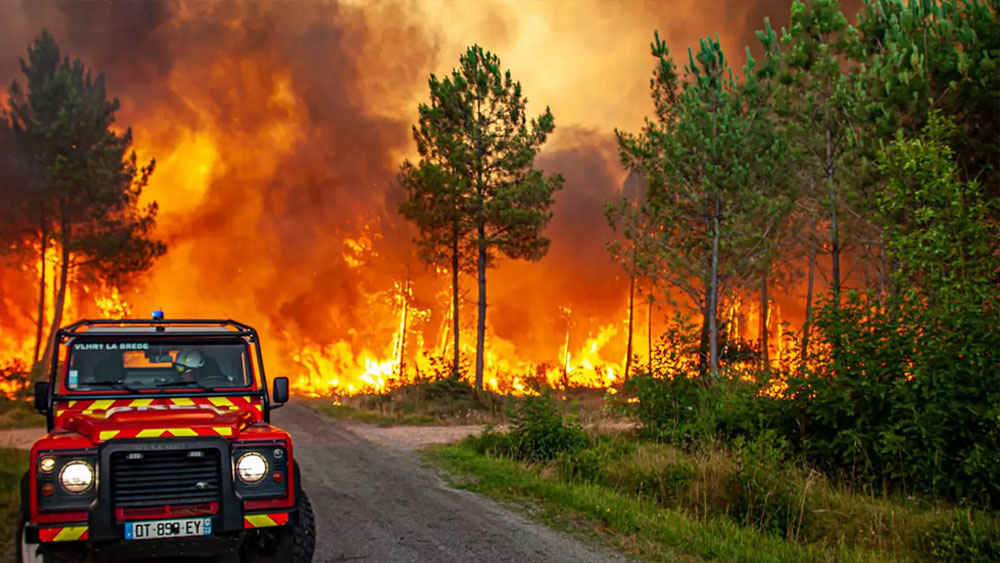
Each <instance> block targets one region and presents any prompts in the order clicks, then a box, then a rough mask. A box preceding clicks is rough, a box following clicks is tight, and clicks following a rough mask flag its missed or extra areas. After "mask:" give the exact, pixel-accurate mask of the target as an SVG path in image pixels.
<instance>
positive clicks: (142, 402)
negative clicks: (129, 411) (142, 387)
mask: <svg viewBox="0 0 1000 563" xmlns="http://www.w3.org/2000/svg"><path fill="white" fill-rule="evenodd" d="M152 404H153V399H132V402H131V403H129V404H128V406H130V407H148V406H149V405H152Z"/></svg>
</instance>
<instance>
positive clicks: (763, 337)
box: [760, 274, 771, 371]
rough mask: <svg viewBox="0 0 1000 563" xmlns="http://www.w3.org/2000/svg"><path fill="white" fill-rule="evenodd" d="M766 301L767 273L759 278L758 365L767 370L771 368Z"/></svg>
mask: <svg viewBox="0 0 1000 563" xmlns="http://www.w3.org/2000/svg"><path fill="white" fill-rule="evenodd" d="M768 309H769V308H768V302H767V274H764V275H763V276H762V277H761V279H760V367H761V369H763V370H765V371H767V370H768V369H770V368H771V360H770V358H769V356H770V354H768V349H767V346H768V343H767V337H768V333H767V331H768V322H767V316H768Z"/></svg>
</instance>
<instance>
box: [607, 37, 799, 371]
mask: <svg viewBox="0 0 1000 563" xmlns="http://www.w3.org/2000/svg"><path fill="white" fill-rule="evenodd" d="M761 38H762V41H763V42H764V44H765V47H766V49H767V50H766V54H767V57H766V59H765V63H764V64H763V65H760V66H758V65H757V63H756V62H755V61H754V60H753V59H752V58H749V62H748V65H747V67H746V68H745V69H744V73H743V74H744V76H743V78H742V80H740V81H737V80H736V79H735V78H734V77H733V71H732V68H731V67H730V66H729V64H728V62H727V61H726V58H725V57H724V55H723V52H722V48H721V46H720V44H719V42H718V40H717V39H704V40H702V41H701V46H700V49H699V51H698V53H697V55H694V54H693V53H691V52H690V51H689V53H688V58H689V62H688V64H687V65H686V66H685V69H684V81H683V83H682V82H681V81H679V80H678V78H677V72H676V70H675V67H674V63H673V61H672V59H671V58H670V56H669V51H668V49H667V47H666V44H665V43H664V42H662V41H661V40H660V39H659V35H656V37H655V41H654V43H653V44H652V46H651V50H652V54H653V56H654V57H655V58H656V59H657V61H658V65H657V68H656V70H655V71H654V76H653V80H652V81H651V83H650V86H651V89H652V97H653V100H654V103H655V110H656V116H657V120H656V121H653V120H647V121H646V125H645V127H644V128H643V130H642V131H641V132H640V133H639V134H630V133H623V132H620V131H616V134H617V135H618V142H619V151H620V155H621V159H622V163H623V164H624V165H625V167H626V168H627V169H630V170H640V171H642V172H643V173H644V174H645V175H646V179H647V181H648V185H649V188H648V191H647V194H646V197H645V198H644V199H643V200H642V201H639V202H631V201H628V200H623V201H621V202H619V203H617V204H611V205H609V206H608V207H607V209H606V215H607V217H608V221H609V222H610V223H611V225H612V226H613V227H614V228H616V229H620V230H621V232H622V235H623V236H624V238H625V239H626V240H627V241H628V244H627V245H623V244H621V243H613V244H611V245H610V250H611V253H612V255H613V257H615V259H617V260H619V261H621V262H623V263H625V264H626V267H628V268H630V271H632V270H635V272H634V273H637V274H641V275H647V276H650V277H651V278H653V279H654V280H655V281H657V282H658V283H659V284H661V285H666V286H668V287H670V288H674V289H677V290H679V291H680V292H683V294H685V295H686V296H687V298H688V299H689V300H690V303H691V305H692V306H693V307H694V308H696V309H697V310H698V311H700V312H701V315H702V319H703V323H702V324H703V326H704V327H705V328H704V329H703V332H704V333H705V335H706V338H705V339H704V342H705V344H706V346H705V348H707V349H706V350H703V351H702V353H703V355H704V356H705V357H706V358H707V360H708V362H707V364H708V368H709V370H710V371H711V372H712V374H713V375H717V373H718V359H719V346H718V341H719V327H718V322H717V321H718V319H717V317H718V315H719V311H720V303H721V299H723V298H725V297H727V296H728V297H732V296H733V295H734V294H735V293H736V292H737V291H739V289H741V288H745V287H747V285H748V284H749V283H750V280H751V279H756V277H757V276H758V275H759V274H760V273H761V272H762V271H765V270H764V269H765V268H766V267H767V265H768V264H769V263H770V259H771V258H770V257H771V251H772V250H773V241H774V239H775V237H776V236H777V233H778V232H779V231H781V229H782V228H783V222H784V219H785V217H786V216H787V213H788V211H789V209H790V205H791V202H792V197H791V194H790V190H791V184H790V183H789V182H787V181H786V180H785V178H786V177H787V174H784V173H783V172H782V166H783V159H782V158H781V155H782V154H783V153H784V152H785V150H786V145H787V144H786V141H785V137H784V134H783V132H782V130H781V129H779V128H777V127H776V126H775V122H774V114H773V108H772V94H771V92H772V88H773V84H772V83H773V80H772V78H773V77H774V75H775V74H776V68H777V64H778V60H779V59H778V52H777V50H776V49H774V48H773V47H774V44H773V42H774V36H773V34H770V33H768V34H762V36H761Z"/></svg>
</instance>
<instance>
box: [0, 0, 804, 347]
mask: <svg viewBox="0 0 1000 563" xmlns="http://www.w3.org/2000/svg"><path fill="white" fill-rule="evenodd" d="M416 5H417V4H413V3H391V4H382V3H378V4H372V5H369V6H365V7H358V6H354V5H350V6H344V5H338V4H337V3H333V2H327V3H304V2H296V3H284V2H281V3H279V2H241V3H213V2H191V3H178V2H123V1H110V2H99V3H98V2H68V1H67V2H21V3H18V2H3V3H0V22H4V23H3V24H0V26H2V31H0V81H3V83H4V84H9V83H10V81H11V80H14V79H16V78H18V79H19V78H20V77H19V76H18V74H19V67H18V58H19V57H24V56H26V52H27V46H28V44H29V43H30V41H31V40H32V39H33V38H34V37H35V36H37V34H38V33H39V32H40V31H41V29H42V28H43V27H47V28H48V29H49V30H50V31H51V32H52V33H53V34H54V35H55V38H56V41H57V42H58V43H59V45H60V47H61V48H62V50H63V52H64V53H67V54H69V55H70V56H72V57H80V58H82V59H83V60H84V61H85V62H86V63H87V65H88V66H89V67H91V68H93V69H95V71H99V72H104V73H105V74H106V76H107V84H108V90H109V93H110V94H111V95H113V96H117V97H118V98H120V100H121V102H122V110H121V111H120V112H119V115H118V122H119V124H120V125H122V126H131V127H133V129H135V131H136V134H137V135H136V138H137V139H138V138H143V139H145V140H146V142H147V143H149V144H151V145H152V146H154V147H161V148H169V147H175V146H180V145H181V144H183V143H190V142H191V141H190V137H191V136H192V135H196V134H197V133H199V132H204V133H205V135H206V136H207V138H209V139H210V140H211V144H212V145H213V147H214V151H215V152H214V153H213V158H214V160H212V163H211V167H210V170H209V171H208V172H206V174H207V180H204V183H205V187H204V190H203V191H202V192H197V193H195V192H193V191H191V190H192V189H193V188H192V187H191V186H186V185H176V186H163V185H162V183H161V184H158V185H157V188H156V193H157V194H159V195H158V196H157V197H159V198H161V200H162V202H163V204H164V205H163V206H162V208H163V209H164V211H162V212H161V214H160V217H159V221H158V228H157V236H159V237H161V238H162V239H164V240H165V241H166V242H167V243H168V244H169V245H170V250H169V251H168V256H167V257H165V258H164V259H162V260H161V262H160V263H158V264H157V266H155V267H154V269H153V271H152V272H150V273H148V274H147V275H146V276H144V280H145V281H144V285H143V286H142V291H141V292H140V293H138V294H134V295H133V297H132V299H133V300H134V301H135V302H136V303H137V305H138V306H141V307H145V308H149V307H152V306H162V305H163V304H164V302H166V304H169V305H171V306H172V307H173V308H174V309H175V310H177V311H178V315H180V314H189V315H191V316H204V315H206V314H219V315H227V316H234V317H237V318H244V319H248V320H250V321H253V322H260V323H263V324H264V325H265V327H269V328H270V330H269V331H268V332H269V334H271V335H278V336H280V337H281V338H289V339H293V340H296V339H297V340H304V341H309V342H313V343H317V344H327V343H330V342H333V341H337V340H346V341H349V342H352V343H354V344H357V345H363V346H370V347H373V348H377V347H378V346H379V345H380V344H379V338H380V337H381V336H384V333H385V332H386V330H389V331H390V332H391V327H392V326H394V323H395V319H393V318H388V317H386V315H385V314H384V311H383V310H382V309H379V308H378V306H379V305H381V306H383V309H384V304H385V302H386V300H387V299H391V291H392V288H393V284H394V282H398V281H400V280H401V279H403V278H404V277H406V276H409V277H410V278H411V279H412V280H413V281H414V283H415V284H416V285H417V286H419V287H418V289H417V290H416V292H415V293H416V294H417V298H418V299H419V300H420V303H422V304H423V305H424V306H426V307H428V308H430V309H432V318H434V319H435V320H436V322H428V323H427V324H426V327H427V331H428V332H427V334H426V336H427V338H426V339H427V341H429V342H430V341H433V339H434V337H435V336H436V330H437V327H438V326H439V323H440V321H441V319H442V318H443V311H442V310H441V308H440V307H441V305H440V304H439V303H437V302H436V297H435V296H436V290H437V289H438V288H440V287H442V284H445V282H444V281H442V280H441V279H440V278H439V277H435V276H434V275H433V272H432V271H430V270H428V269H427V268H425V267H424V266H422V265H421V264H420V263H419V261H417V260H416V258H415V254H414V251H413V247H412V245H411V244H410V239H411V237H412V236H413V234H414V233H413V230H412V228H411V227H410V226H409V225H407V224H406V223H405V222H404V221H403V220H402V219H401V218H400V217H399V215H398V213H397V209H398V205H399V201H400V199H401V197H402V195H401V192H400V189H399V186H398V183H397V182H396V174H397V172H398V170H399V165H400V161H401V159H400V155H401V154H406V153H412V150H413V146H412V140H411V136H410V127H411V125H412V119H414V118H415V116H416V108H415V107H414V108H412V110H410V111H409V113H408V116H409V117H403V116H400V115H398V113H393V112H391V111H387V110H383V108H390V107H396V106H398V104H399V101H400V100H403V99H410V98H414V97H416V98H420V99H424V100H425V99H426V97H427V94H426V89H427V77H428V75H429V74H430V73H431V72H438V73H440V72H441V68H442V64H444V66H445V67H446V68H453V67H454V66H455V65H456V64H457V55H458V53H457V52H451V51H443V47H442V45H443V44H444V43H445V41H444V37H443V34H442V32H440V31H435V29H436V28H434V27H433V26H431V25H430V22H426V21H421V20H420V15H419V14H420V11H419V10H416V9H415V8H414V6H416ZM789 5H790V2H787V1H783V0H782V1H770V0H759V1H754V2H751V1H736V0H734V1H732V2H723V3H720V2H706V3H700V2H695V1H692V2H647V3H644V4H637V3H622V4H620V5H618V6H617V7H612V8H608V9H629V10H637V11H642V12H643V13H644V14H646V15H647V16H648V18H647V19H648V21H645V20H644V22H643V25H642V26H640V27H636V28H635V29H634V30H630V31H629V33H634V34H637V35H639V36H641V39H642V41H648V40H649V39H651V37H652V31H653V29H663V30H673V31H674V33H675V35H676V36H678V37H680V36H682V35H683V36H684V37H685V38H686V39H685V41H687V44H688V45H690V44H692V43H694V42H695V41H696V38H695V37H691V36H690V35H691V34H690V33H687V35H684V33H685V29H686V28H687V27H690V26H691V25H692V23H691V22H697V27H698V29H706V30H710V29H715V30H718V31H720V32H722V33H724V34H725V35H726V37H727V38H728V40H729V42H730V43H733V44H734V45H729V44H727V45H724V47H725V48H726V50H727V52H729V53H730V54H731V55H730V58H731V59H732V60H733V66H734V67H737V68H739V66H741V65H742V61H743V58H742V52H743V46H744V45H755V44H756V40H755V39H754V36H753V32H754V31H755V30H757V29H760V28H761V27H762V25H763V19H764V17H765V16H767V17H769V18H770V19H771V22H772V25H773V26H774V27H775V28H776V29H778V28H780V27H781V26H783V25H787V21H788V11H789ZM561 6H562V7H561V8H559V9H562V10H572V9H573V6H572V3H569V4H562V5H561ZM553 9H555V8H553ZM483 14H484V16H483V18H484V21H485V23H483V24H481V25H483V26H484V29H486V26H487V24H489V26H488V27H489V33H488V34H486V35H488V36H489V37H490V38H491V39H493V40H494V41H496V42H497V43H499V44H500V45H501V46H500V49H501V50H502V44H503V41H505V40H508V41H516V35H515V34H514V31H513V29H514V26H513V25H512V23H513V22H514V21H515V20H516V18H517V17H518V16H517V4H516V3H515V4H512V5H504V6H502V7H500V6H484V8H483ZM490 21H493V22H494V23H492V24H490ZM484 33H485V32H484ZM629 39H633V38H631V37H630V38H629ZM677 43H678V45H676V46H675V45H671V47H672V51H673V52H674V57H675V61H676V62H677V63H678V64H679V65H683V64H684V62H686V54H684V55H683V56H682V55H681V53H683V50H682V49H683V48H684V47H685V46H686V45H685V44H684V42H683V41H678V42H677ZM647 52H648V51H647ZM643 54H645V53H643ZM452 59H455V60H452ZM501 60H503V59H502V58H501ZM442 61H444V62H443V63H442ZM579 64H586V61H581V62H580V63H579ZM648 69H649V72H651V71H652V61H651V60H650V65H649V67H648ZM648 76H649V74H648V72H647V74H645V75H644V76H643V77H640V78H641V79H642V80H647V79H648ZM515 78H516V77H515ZM615 78H616V77H609V81H611V82H613V81H614V80H615ZM567 95H572V93H570V94H567ZM528 96H529V97H532V96H533V94H532V93H531V92H528ZM532 99H533V98H532ZM539 102H540V103H543V104H549V103H554V102H555V101H549V100H539ZM608 102H609V104H610V103H612V102H613V103H617V104H626V105H629V104H637V105H640V106H642V107H648V110H647V111H646V113H647V114H649V113H651V112H652V106H651V103H650V101H649V98H648V95H645V94H644V95H642V96H639V97H637V98H636V99H634V100H631V99H630V100H621V99H615V100H610V99H609V100H608ZM556 122H557V135H558V137H559V143H558V145H557V146H553V147H552V148H548V149H546V150H544V151H543V152H542V154H541V156H540V157H539V159H538V161H537V164H538V165H539V166H540V167H542V168H544V169H545V170H546V171H547V172H559V173H561V174H562V175H563V176H564V177H565V178H566V182H565V187H564V188H563V190H561V191H560V192H558V193H557V194H556V204H555V206H554V208H553V213H554V217H553V220H552V222H551V224H550V225H549V228H548V229H547V231H546V235H547V236H548V237H549V238H550V239H551V247H550V251H549V253H548V255H547V256H546V257H545V258H544V259H542V260H541V261H539V262H535V263H526V262H510V261H502V262H501V264H500V266H501V267H500V268H499V269H498V270H495V271H493V272H491V273H490V284H491V285H490V286H489V288H490V289H489V291H490V294H489V295H490V297H489V303H490V324H491V330H492V331H494V333H495V334H496V335H497V336H498V337H500V338H503V339H505V340H509V341H511V342H515V343H517V344H518V345H519V346H521V347H522V348H523V349H524V350H525V353H526V354H528V355H530V356H532V357H533V358H536V359H538V358H544V357H546V356H552V353H553V352H554V350H553V346H552V344H553V339H552V335H553V334H562V333H563V332H564V331H565V325H566V322H567V321H566V320H565V319H563V318H561V317H560V314H561V313H560V308H561V307H566V306H571V307H572V309H573V313H572V316H573V318H574V319H589V320H587V321H586V322H584V321H580V322H581V323H582V325H581V329H580V331H579V333H578V336H576V337H577V338H583V337H585V336H586V333H587V330H589V329H590V328H595V327H598V326H599V325H601V324H605V323H611V322H619V321H620V319H621V318H622V307H623V306H624V304H625V298H626V295H627V290H628V282H627V278H625V277H624V275H623V272H622V270H621V268H620V267H619V266H618V265H616V264H613V263H612V262H611V260H610V258H609V255H608V252H607V249H606V243H607V240H608V238H609V237H611V236H612V233H611V231H610V229H609V228H608V227H607V223H606V220H605V219H604V215H603V205H604V203H605V202H607V201H609V200H612V199H614V198H616V197H617V196H618V194H619V193H620V191H621V189H622V186H621V184H622V181H623V180H624V171H623V170H622V169H621V165H620V164H619V162H618V156H617V148H616V142H615V139H614V136H613V132H612V131H610V130H607V131H598V130H594V129H593V128H588V127H583V126H580V125H579V124H575V123H572V122H567V121H566V120H564V119H562V118H561V117H560V116H559V115H558V114H557V115H556ZM140 133H141V134H140ZM147 156H149V157H155V158H156V159H157V160H158V162H165V161H167V160H169V159H170V158H171V154H170V153H169V152H160V153H158V154H149V155H145V154H144V157H147ZM206 158H207V157H206ZM196 164H198V163H195V162H192V167H194V166H195V165H196ZM174 166H175V169H176V168H177V165H176V164H175V165H174ZM180 168H183V166H180ZM157 174H162V173H161V172H160V171H158V172H157V173H154V182H156V181H158V178H157ZM176 177H177V178H179V180H178V181H179V182H183V181H189V180H188V179H187V176H184V175H183V174H179V173H178V174H177V176H176ZM190 181H192V182H193V180H190ZM199 189H200V188H199ZM168 204H169V205H168ZM366 237H367V239H370V241H369V242H370V244H368V243H366V244H368V246H366V247H365V248H364V249H362V250H361V251H357V250H356V248H355V247H356V246H357V245H356V244H355V243H354V242H352V241H357V240H360V239H361V238H366ZM349 242H350V243H349ZM362 246H364V245H362ZM358 252H360V255H361V257H362V258H363V259H364V260H363V261H364V267H363V268H358V267H356V265H355V262H354V261H353V260H354V259H355V258H357V256H356V255H357V254H358ZM352 257H354V258H352ZM470 282H471V280H464V281H463V283H464V284H466V286H467V289H468V288H471V287H472V284H471V283H470ZM21 286H23V284H21V285H20V286H18V287H21ZM19 291H20V290H19ZM473 298H474V295H470V294H468V293H466V297H465V299H473ZM26 299H27V298H26ZM28 302H30V301H28ZM469 311H470V312H471V307H470V308H469ZM3 315H4V309H3V308H2V307H0V316H3ZM8 316H9V315H8ZM5 322H6V321H5ZM583 325H593V326H583ZM560 338H561V337H560ZM382 340H383V342H382V345H384V338H382ZM557 340H558V338H557Z"/></svg>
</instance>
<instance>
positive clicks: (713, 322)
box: [708, 197, 720, 378]
mask: <svg viewBox="0 0 1000 563" xmlns="http://www.w3.org/2000/svg"><path fill="white" fill-rule="evenodd" d="M719 211H720V202H719V198H718V197H716V198H715V215H714V216H713V217H712V275H711V279H710V280H709V291H708V298H709V301H708V370H709V373H710V374H711V376H712V378H716V377H718V375H719V319H718V309H719Z"/></svg>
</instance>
